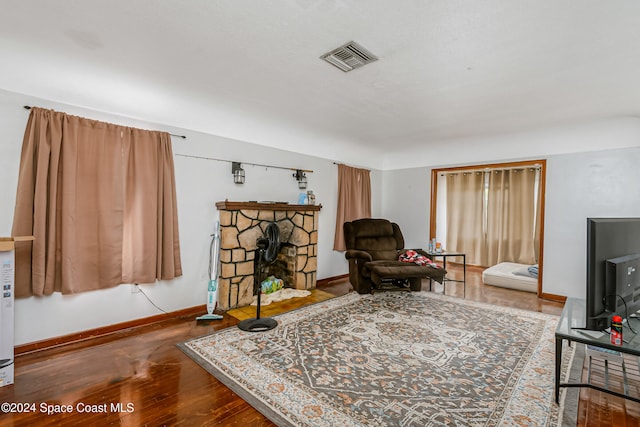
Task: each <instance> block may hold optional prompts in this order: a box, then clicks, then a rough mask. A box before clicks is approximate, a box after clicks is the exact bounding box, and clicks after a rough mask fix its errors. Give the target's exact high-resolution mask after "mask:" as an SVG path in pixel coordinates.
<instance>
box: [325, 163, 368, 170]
mask: <svg viewBox="0 0 640 427" xmlns="http://www.w3.org/2000/svg"><path fill="white" fill-rule="evenodd" d="M333 164H334V165H344V166H347V167H350V168H355V169H362V170H366V171H369V172H371V169H368V168H363V167H360V166H351V165H348V164H346V163H339V162H333Z"/></svg>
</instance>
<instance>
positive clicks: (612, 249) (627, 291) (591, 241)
mask: <svg viewBox="0 0 640 427" xmlns="http://www.w3.org/2000/svg"><path fill="white" fill-rule="evenodd" d="M638 309H640V218H587V300H586V317H587V318H586V325H585V329H590V330H596V331H601V330H604V329H606V328H608V327H609V326H610V322H611V317H612V316H613V315H614V314H617V315H620V316H622V317H627V316H628V315H630V314H632V313H635V312H636V311H638Z"/></svg>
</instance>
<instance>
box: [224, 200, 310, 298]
mask: <svg viewBox="0 0 640 427" xmlns="http://www.w3.org/2000/svg"><path fill="white" fill-rule="evenodd" d="M216 207H217V208H218V210H219V211H220V274H219V277H218V304H219V308H221V309H223V310H228V309H229V308H234V307H240V306H245V305H249V304H250V303H251V301H252V300H253V289H254V279H255V277H254V270H255V260H256V250H257V239H258V238H259V237H262V236H263V235H264V230H265V228H266V225H267V223H269V222H275V223H276V225H277V226H278V228H279V230H280V243H281V245H282V246H281V250H280V253H279V254H278V260H280V259H281V257H282V262H283V265H285V266H286V268H284V269H283V270H284V271H280V273H281V274H282V275H281V276H280V277H278V278H280V279H282V280H283V281H284V282H285V286H287V287H292V288H295V289H313V288H315V287H316V270H317V255H318V248H317V246H318V215H319V213H320V209H321V208H322V205H293V204H289V203H271V202H231V201H229V200H225V201H222V202H217V203H216ZM276 264H278V262H276ZM280 273H279V275H280Z"/></svg>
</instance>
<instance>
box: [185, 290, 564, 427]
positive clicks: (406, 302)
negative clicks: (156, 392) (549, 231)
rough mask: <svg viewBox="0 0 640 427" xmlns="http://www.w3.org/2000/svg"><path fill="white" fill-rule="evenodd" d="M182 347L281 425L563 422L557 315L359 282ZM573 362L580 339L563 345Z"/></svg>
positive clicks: (530, 424) (189, 342)
mask: <svg viewBox="0 0 640 427" xmlns="http://www.w3.org/2000/svg"><path fill="white" fill-rule="evenodd" d="M276 319H277V320H278V322H279V325H278V327H277V328H275V329H273V330H271V331H268V332H253V333H251V332H244V331H241V330H239V329H237V328H235V327H233V328H229V329H225V330H223V331H220V332H218V333H215V334H213V335H209V336H205V337H201V338H197V339H193V340H190V341H187V342H185V343H182V344H179V347H180V348H181V349H182V350H183V351H184V352H185V353H186V354H188V355H189V356H190V357H192V358H193V359H194V360H195V361H196V362H198V363H199V364H200V365H201V366H202V367H204V368H205V369H207V370H208V371H209V372H210V373H212V374H213V375H215V376H216V377H217V378H218V379H219V380H220V381H222V382H223V383H224V384H226V385H227V386H228V387H230V388H231V389H232V390H233V391H234V392H236V393H237V394H238V395H240V396H241V397H242V398H243V399H245V400H246V401H248V402H249V403H250V404H251V405H252V406H254V407H255V408H256V409H258V410H259V411H260V412H262V413H263V414H264V415H265V416H266V417H268V418H269V419H271V420H272V421H273V422H275V423H276V424H278V425H280V426H362V425H375V426H451V425H456V426H513V425H517V426H555V425H558V424H559V423H560V422H561V420H560V419H561V418H562V416H561V415H560V414H559V408H558V406H557V405H556V404H555V402H554V401H553V384H554V381H553V379H554V360H555V359H554V332H555V328H556V323H557V321H558V318H557V316H551V315H546V314H542V313H536V312H530V311H523V310H516V309H510V308H504V307H497V306H493V305H488V304H482V303H477V302H472V301H466V300H462V299H459V298H453V297H447V296H443V295H438V294H434V293H431V292H411V293H408V292H389V293H377V294H374V295H358V294H356V293H350V294H347V295H345V296H343V297H340V298H335V299H332V300H328V301H325V302H321V303H318V304H315V305H312V306H308V307H304V308H301V309H299V310H295V311H293V312H289V313H285V314H283V315H280V316H277V317H276ZM564 353H565V354H566V356H567V359H566V361H565V363H566V364H568V363H569V361H570V359H571V357H572V350H571V349H568V350H567V351H565V352H564Z"/></svg>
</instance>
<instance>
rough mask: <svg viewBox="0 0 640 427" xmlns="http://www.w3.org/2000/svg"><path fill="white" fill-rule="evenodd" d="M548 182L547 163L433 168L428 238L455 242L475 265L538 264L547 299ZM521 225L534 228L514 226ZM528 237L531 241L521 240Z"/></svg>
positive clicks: (544, 161) (539, 290) (530, 161)
mask: <svg viewBox="0 0 640 427" xmlns="http://www.w3.org/2000/svg"><path fill="white" fill-rule="evenodd" d="M525 176H526V178H525ZM534 178H535V179H534ZM462 181H464V182H462ZM545 183H546V160H527V161H520V162H507V163H492V164H483V165H471V166H463V167H452V168H440V169H433V170H432V172H431V212H430V225H429V234H430V236H429V238H430V239H433V238H437V239H438V240H440V241H443V242H445V245H446V241H448V242H450V243H451V242H453V243H451V245H452V246H454V247H455V246H457V247H455V249H456V250H457V251H461V252H466V253H469V254H470V255H472V256H470V257H467V259H468V263H469V264H471V265H478V266H481V267H490V266H492V265H494V264H496V263H499V262H502V261H511V262H520V263H526V264H533V263H535V264H537V265H538V287H537V295H538V297H544V294H543V292H542V277H543V247H544V241H543V239H544V200H545ZM447 186H449V187H448V188H449V191H446V189H447ZM447 194H448V197H449V200H447ZM454 199H458V200H457V201H456V200H454ZM447 206H448V207H449V211H448V212H447ZM452 206H455V207H456V208H452ZM447 221H450V222H451V223H454V224H456V229H455V230H454V229H451V228H450V225H449V224H448V223H447ZM518 223H522V224H524V225H519V224H518ZM521 226H524V227H530V230H529V228H526V230H525V231H523V230H522V229H518V228H514V227H521ZM529 231H530V233H531V235H530V236H529V237H527V236H525V234H528V233H529ZM527 238H530V239H531V241H526V242H523V241H522V239H527ZM445 248H446V246H445ZM483 264H487V265H483Z"/></svg>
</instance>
